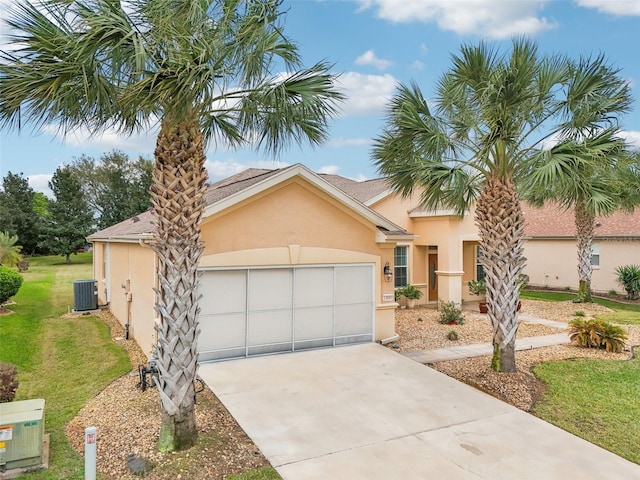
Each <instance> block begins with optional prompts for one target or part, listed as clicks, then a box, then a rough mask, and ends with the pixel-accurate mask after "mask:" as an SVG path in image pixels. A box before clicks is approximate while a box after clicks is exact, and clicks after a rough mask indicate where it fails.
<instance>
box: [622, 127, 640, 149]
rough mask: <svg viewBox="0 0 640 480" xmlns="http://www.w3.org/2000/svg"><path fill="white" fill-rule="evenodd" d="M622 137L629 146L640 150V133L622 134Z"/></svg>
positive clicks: (631, 131)
mask: <svg viewBox="0 0 640 480" xmlns="http://www.w3.org/2000/svg"><path fill="white" fill-rule="evenodd" d="M620 136H621V137H622V138H624V139H625V140H626V142H627V143H628V144H629V145H631V148H633V149H635V150H640V132H638V131H633V130H630V131H626V132H620Z"/></svg>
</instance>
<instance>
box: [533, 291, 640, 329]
mask: <svg viewBox="0 0 640 480" xmlns="http://www.w3.org/2000/svg"><path fill="white" fill-rule="evenodd" d="M520 297H521V298H526V299H529V300H541V301H543V302H565V301H567V300H574V299H575V298H576V294H574V293H570V292H555V291H549V290H523V291H522V292H520ZM593 301H594V303H597V304H598V305H602V306H603V307H607V308H610V309H612V310H615V312H614V313H609V314H603V315H598V318H599V319H601V320H604V321H606V322H614V323H623V324H627V325H640V303H638V302H635V303H631V302H630V303H623V302H616V301H614V300H609V299H606V298H600V297H594V298H593ZM579 307H580V304H579V303H576V310H579V309H580V308H579Z"/></svg>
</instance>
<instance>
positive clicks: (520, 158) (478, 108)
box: [373, 39, 628, 372]
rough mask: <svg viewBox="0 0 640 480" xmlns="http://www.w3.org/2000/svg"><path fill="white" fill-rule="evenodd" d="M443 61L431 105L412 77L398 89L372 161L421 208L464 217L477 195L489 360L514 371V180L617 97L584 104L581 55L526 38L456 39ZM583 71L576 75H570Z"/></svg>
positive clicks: (598, 117)
mask: <svg viewBox="0 0 640 480" xmlns="http://www.w3.org/2000/svg"><path fill="white" fill-rule="evenodd" d="M452 64H453V65H452V67H451V68H450V69H449V70H448V71H447V72H445V73H444V74H443V75H442V77H441V78H440V80H439V82H438V84H437V87H436V95H435V98H434V100H433V102H432V103H433V109H432V108H431V106H430V103H431V102H430V103H427V101H426V100H425V98H424V96H423V94H422V92H421V91H420V89H419V87H418V86H417V85H416V84H415V83H412V84H411V85H409V86H405V85H400V86H399V87H398V89H397V92H396V93H395V95H394V97H393V98H392V100H391V103H390V105H389V106H388V115H387V120H386V124H385V127H384V129H383V132H382V134H381V135H380V136H379V137H378V138H377V139H376V140H375V141H374V146H373V158H374V161H375V164H376V165H377V168H378V170H379V172H380V173H381V174H383V175H385V176H387V177H388V179H389V182H390V184H391V185H392V188H393V189H394V190H395V191H396V192H397V193H399V194H401V195H403V196H408V195H411V194H412V193H413V192H414V190H415V191H420V202H421V204H422V206H423V207H425V208H427V209H436V208H440V207H447V208H453V209H455V211H457V213H458V214H460V215H463V214H464V213H465V211H466V210H467V209H468V208H469V207H470V206H471V205H472V204H473V203H474V202H476V203H475V223H476V225H477V227H478V231H479V237H480V250H481V253H482V263H483V266H484V269H485V275H486V285H487V303H488V307H489V317H490V319H491V323H492V327H493V358H492V362H491V365H492V367H493V368H494V369H495V370H499V371H503V372H513V371H515V370H516V363H515V339H516V334H517V330H518V322H517V310H516V309H517V304H518V287H519V276H520V273H521V272H522V269H523V267H524V265H525V258H524V257H523V245H522V237H523V229H524V217H523V213H522V208H521V205H520V198H519V194H518V183H519V182H520V181H521V180H522V178H524V176H526V175H527V174H530V173H531V168H532V164H533V163H534V162H533V159H534V158H535V157H536V156H537V155H539V152H540V149H541V146H542V145H544V143H545V141H548V139H549V138H550V137H552V136H554V135H559V134H562V132H564V131H565V130H567V129H569V128H572V127H574V126H575V125H576V124H577V123H578V122H580V123H581V126H582V127H583V128H585V129H586V128H596V127H597V126H599V125H601V124H607V123H609V118H608V115H609V112H611V111H615V112H618V111H621V110H623V109H624V108H623V107H625V105H626V104H623V105H620V104H602V105H593V104H592V98H591V97H590V93H591V88H592V85H591V84H590V83H589V81H590V80H593V79H594V78H593V77H594V75H593V74H590V73H589V72H590V70H589V69H590V67H591V63H590V62H587V61H585V62H579V63H576V62H573V61H572V60H571V59H569V58H567V57H566V56H563V55H552V56H542V55H540V54H539V53H538V51H537V46H536V45H535V44H534V43H533V42H531V41H529V40H526V39H516V40H514V41H513V42H512V48H511V50H510V52H506V53H500V52H499V51H498V50H496V49H494V48H491V47H489V46H488V45H487V44H486V43H480V44H479V45H477V46H474V45H464V46H462V48H461V51H460V54H458V55H454V56H453V57H452ZM602 68H608V67H606V66H605V65H604V64H603V65H602ZM582 74H584V81H582V82H578V81H575V79H576V78H578V77H579V75H582ZM572 80H574V81H572ZM625 100H627V101H628V99H625ZM577 106H581V108H580V109H578V108H577ZM578 110H579V111H578ZM576 112H578V113H580V114H581V115H582V116H581V117H580V118H578V115H577V114H576Z"/></svg>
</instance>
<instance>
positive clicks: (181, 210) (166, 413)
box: [151, 120, 207, 452]
mask: <svg viewBox="0 0 640 480" xmlns="http://www.w3.org/2000/svg"><path fill="white" fill-rule="evenodd" d="M155 159H156V161H155V167H154V171H153V184H152V186H151V201H152V203H153V212H154V215H155V222H156V231H155V233H154V240H155V241H154V242H153V243H154V250H155V252H156V254H157V257H158V279H159V287H158V289H157V290H156V306H155V308H156V312H157V313H158V315H159V316H160V324H159V325H158V326H157V327H156V332H157V336H158V370H159V372H160V381H159V388H158V390H159V392H160V398H161V400H162V427H161V430H160V438H159V440H158V448H159V450H160V451H164V452H166V451H173V450H181V449H186V448H189V447H191V446H192V445H194V444H195V442H196V441H197V436H198V432H197V428H196V419H195V380H196V373H197V367H198V365H197V353H196V351H197V350H196V349H197V336H198V325H197V320H196V315H197V313H198V290H197V287H198V272H197V268H198V264H199V262H200V257H201V256H202V251H203V245H202V243H201V242H200V219H201V217H202V212H203V210H204V193H205V191H206V180H207V172H206V169H205V167H204V162H205V157H204V144H203V137H202V133H201V131H200V128H199V125H198V123H197V122H196V121H191V122H182V123H176V124H171V123H169V121H168V120H165V121H163V123H162V128H161V131H160V134H159V136H158V139H157V143H156V150H155Z"/></svg>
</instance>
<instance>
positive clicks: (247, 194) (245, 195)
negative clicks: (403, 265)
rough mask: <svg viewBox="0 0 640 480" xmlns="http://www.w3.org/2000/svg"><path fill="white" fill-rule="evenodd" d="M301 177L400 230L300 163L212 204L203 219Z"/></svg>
mask: <svg viewBox="0 0 640 480" xmlns="http://www.w3.org/2000/svg"><path fill="white" fill-rule="evenodd" d="M296 176H299V177H302V178H304V179H305V180H307V181H308V182H309V183H311V184H312V185H315V186H316V187H318V188H319V189H320V190H324V191H325V192H326V193H328V194H329V195H331V196H332V197H334V198H335V199H336V200H338V201H339V202H340V203H342V204H344V205H346V206H347V207H349V208H350V209H351V210H354V211H356V212H357V213H359V214H360V215H361V216H363V217H365V218H366V219H368V220H369V221H370V222H371V223H373V224H374V225H376V226H379V227H383V228H386V229H387V230H402V228H400V227H399V226H398V225H396V224H394V223H392V222H390V221H389V220H388V219H386V218H385V217H383V216H382V215H380V214H379V213H376V212H374V211H373V210H371V209H370V208H369V207H367V206H365V205H363V204H362V203H360V202H358V201H356V200H354V199H353V198H352V197H350V196H349V195H347V194H346V193H344V192H343V191H342V190H340V189H339V188H337V187H334V186H333V185H332V184H330V183H329V182H327V181H326V180H324V179H322V178H321V177H319V176H318V175H316V174H315V173H314V172H312V171H311V170H309V169H308V168H307V167H305V166H304V165H302V164H300V163H296V164H295V165H292V166H291V167H289V168H286V169H284V170H282V171H281V172H278V173H276V174H275V175H271V176H270V177H268V178H266V179H264V180H262V181H260V182H258V183H255V184H253V185H251V186H250V187H248V188H245V189H244V190H241V191H239V192H236V193H234V194H232V195H229V196H228V197H226V198H223V199H222V200H220V201H218V202H215V203H212V204H211V205H209V206H208V207H206V208H205V209H204V215H203V218H206V217H209V216H211V215H215V214H216V213H219V212H222V211H223V210H226V209H227V208H230V207H232V206H234V205H235V204H237V203H240V202H242V201H244V200H247V199H249V198H251V197H253V196H254V195H257V194H259V193H261V192H264V191H265V190H268V189H269V188H272V187H275V186H276V185H278V184H279V183H282V182H284V181H285V180H289V179H290V178H293V177H296Z"/></svg>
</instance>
